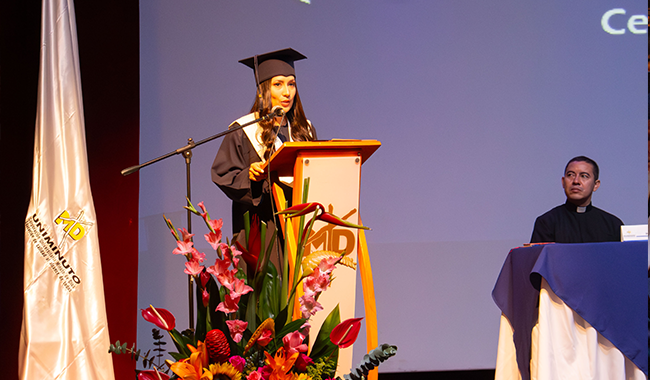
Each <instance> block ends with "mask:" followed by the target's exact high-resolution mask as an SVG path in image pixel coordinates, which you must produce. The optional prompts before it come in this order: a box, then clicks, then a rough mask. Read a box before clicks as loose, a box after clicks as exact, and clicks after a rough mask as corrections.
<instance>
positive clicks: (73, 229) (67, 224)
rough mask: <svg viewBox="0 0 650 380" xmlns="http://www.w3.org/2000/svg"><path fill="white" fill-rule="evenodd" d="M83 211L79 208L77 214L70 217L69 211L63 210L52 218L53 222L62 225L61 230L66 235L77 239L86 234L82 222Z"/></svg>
mask: <svg viewBox="0 0 650 380" xmlns="http://www.w3.org/2000/svg"><path fill="white" fill-rule="evenodd" d="M83 215H84V212H83V210H81V212H79V216H78V217H76V218H72V217H70V213H69V212H68V211H67V210H63V212H61V214H59V216H58V217H57V218H56V219H54V223H55V224H58V225H62V226H63V231H65V234H66V235H67V236H70V237H71V238H72V239H73V240H75V241H78V240H80V239H81V238H83V237H84V235H85V234H86V229H85V228H84V226H83V224H82V221H81V220H82V218H83Z"/></svg>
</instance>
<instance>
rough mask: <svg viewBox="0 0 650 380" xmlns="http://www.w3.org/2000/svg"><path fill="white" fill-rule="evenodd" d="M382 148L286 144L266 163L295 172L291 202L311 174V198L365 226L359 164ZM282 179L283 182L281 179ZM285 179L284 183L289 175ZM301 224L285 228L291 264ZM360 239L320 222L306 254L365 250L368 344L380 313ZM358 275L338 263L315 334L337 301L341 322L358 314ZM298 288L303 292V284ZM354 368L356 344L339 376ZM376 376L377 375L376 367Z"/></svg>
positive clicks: (274, 170)
mask: <svg viewBox="0 0 650 380" xmlns="http://www.w3.org/2000/svg"><path fill="white" fill-rule="evenodd" d="M380 146H381V143H380V142H379V141H377V140H331V141H308V142H287V143H284V144H283V145H282V146H281V147H280V149H278V150H277V151H276V152H275V153H274V154H273V155H272V156H271V158H270V159H269V160H268V161H267V162H266V166H268V168H269V171H270V173H271V175H272V178H274V177H287V176H291V175H293V197H292V204H293V205H296V204H300V203H303V191H304V189H303V183H304V179H306V178H309V189H308V191H307V193H308V194H307V200H306V201H307V202H318V203H320V204H322V205H323V206H324V207H325V210H326V211H328V212H330V213H332V214H334V215H336V216H338V217H340V218H342V219H344V220H347V221H349V222H351V223H354V224H361V223H360V218H359V189H360V184H361V165H362V164H363V163H364V162H365V161H366V160H367V159H368V158H369V157H370V156H371V155H372V154H373V153H374V152H375V151H376V150H377V149H378V148H379V147H380ZM280 179H281V180H282V178H280ZM283 182H285V183H286V182H287V181H286V179H284V180H283ZM274 190H275V191H274V193H275V194H274V195H276V197H275V200H276V204H277V209H278V210H282V209H284V208H285V205H284V202H281V199H283V198H284V197H283V195H281V194H278V190H279V187H275V186H274ZM280 203H282V204H280ZM308 220H309V215H307V216H306V217H305V223H306V222H307V221H308ZM298 223H299V218H295V220H294V221H293V223H288V224H287V226H285V227H284V228H285V231H290V233H289V234H286V236H287V240H288V241H287V247H288V248H289V254H290V255H293V257H292V258H290V259H289V262H290V263H294V262H295V255H296V251H295V247H296V245H297V241H298V238H297V236H296V234H297V231H298V230H299V228H298V227H299V226H298ZM289 225H292V226H289ZM291 232H293V233H291ZM290 235H293V236H290ZM359 237H360V236H359V230H357V229H351V228H347V227H341V226H334V225H331V224H327V223H324V222H321V221H316V223H315V224H314V229H313V231H312V234H311V235H310V236H309V238H308V239H307V243H306V246H305V256H306V255H308V254H309V253H310V252H313V251H318V250H327V251H335V252H340V253H342V252H345V254H346V256H348V257H350V258H352V260H353V261H354V262H355V263H356V262H357V249H358V247H361V248H359V249H361V250H363V251H364V252H363V253H362V255H363V258H361V260H360V262H359V264H360V265H359V266H358V267H359V270H360V272H361V278H362V279H363V280H362V283H363V286H364V289H363V291H364V304H365V308H366V310H365V311H366V315H365V317H366V320H367V321H368V323H367V324H366V333H367V335H368V342H369V343H370V342H376V341H377V325H376V320H377V316H376V310H375V298H374V290H373V286H372V273H371V272H370V273H366V272H369V268H370V262H369V257H368V255H367V246H366V244H365V239H361V241H360V239H359ZM294 267H295V268H294ZM294 270H300V263H295V264H294V265H293V266H292V268H291V272H293V271H294ZM356 279H357V274H356V270H354V269H351V268H348V267H344V266H340V265H339V266H337V268H336V270H335V271H334V280H333V281H332V284H331V286H330V288H329V289H328V290H326V291H325V292H323V293H322V294H321V295H320V297H319V299H318V302H319V303H320V304H321V305H322V306H323V309H324V310H322V311H320V312H318V313H317V314H316V315H314V316H313V317H312V318H311V320H310V324H311V326H312V331H313V332H314V333H316V332H317V331H319V330H320V326H321V325H322V323H323V321H324V320H325V318H326V317H327V316H328V315H329V313H330V312H331V311H332V309H334V308H335V307H336V305H339V311H340V315H341V321H344V320H346V319H348V318H354V317H355V295H356ZM298 290H302V288H299V289H298ZM296 303H297V302H296ZM296 306H297V307H296V308H295V309H294V313H296V312H297V313H298V316H299V315H300V314H299V312H300V311H299V305H296ZM295 316H296V315H295V314H294V317H295ZM313 341H314V339H312V340H311V342H310V343H312V344H313ZM310 348H311V347H310ZM374 348H375V347H374V346H373V347H367V350H368V351H370V350H372V349H374ZM351 368H352V348H350V347H348V348H344V349H341V350H340V351H339V361H338V368H337V371H336V374H337V376H343V374H347V373H349V372H350V369H351ZM372 375H374V376H372V377H375V376H376V371H375V372H374V373H373V374H372ZM375 378H376V377H375Z"/></svg>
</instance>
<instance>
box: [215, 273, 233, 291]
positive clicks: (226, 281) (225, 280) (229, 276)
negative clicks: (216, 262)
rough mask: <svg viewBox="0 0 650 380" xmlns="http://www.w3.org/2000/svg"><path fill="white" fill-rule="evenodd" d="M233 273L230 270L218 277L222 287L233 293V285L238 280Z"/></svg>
mask: <svg viewBox="0 0 650 380" xmlns="http://www.w3.org/2000/svg"><path fill="white" fill-rule="evenodd" d="M233 272H234V271H231V270H228V271H225V272H223V273H221V274H219V275H217V281H219V283H220V284H221V285H222V286H225V287H226V289H228V290H230V291H231V292H232V289H233V284H234V282H235V280H236V277H235V274H234V273H233Z"/></svg>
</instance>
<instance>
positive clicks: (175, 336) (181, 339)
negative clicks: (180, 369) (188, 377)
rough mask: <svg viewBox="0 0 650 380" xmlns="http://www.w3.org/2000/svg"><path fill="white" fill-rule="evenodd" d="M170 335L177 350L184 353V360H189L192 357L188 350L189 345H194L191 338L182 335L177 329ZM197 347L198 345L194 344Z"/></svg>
mask: <svg viewBox="0 0 650 380" xmlns="http://www.w3.org/2000/svg"><path fill="white" fill-rule="evenodd" d="M169 335H171V337H172V340H173V341H174V345H175V346H176V349H177V350H178V352H179V353H182V354H183V355H185V356H184V358H189V357H190V354H191V352H190V349H189V348H187V345H188V344H192V343H194V342H192V340H190V338H189V337H187V336H184V335H181V333H179V332H178V331H177V330H176V329H173V330H171V331H170V332H169ZM193 345H194V346H196V344H193Z"/></svg>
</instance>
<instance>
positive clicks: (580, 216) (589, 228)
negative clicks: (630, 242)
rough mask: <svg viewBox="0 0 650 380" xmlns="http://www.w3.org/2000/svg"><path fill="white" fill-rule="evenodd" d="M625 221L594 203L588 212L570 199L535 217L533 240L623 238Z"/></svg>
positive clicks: (564, 241) (617, 239)
mask: <svg viewBox="0 0 650 380" xmlns="http://www.w3.org/2000/svg"><path fill="white" fill-rule="evenodd" d="M622 225H623V222H622V221H621V220H620V219H619V218H617V217H616V216H614V215H612V214H610V213H608V212H606V211H603V210H601V209H599V208H596V207H594V206H592V205H591V204H590V205H589V206H587V207H586V209H585V210H584V212H578V207H577V206H576V205H574V204H573V203H570V202H568V201H567V202H566V203H565V204H563V205H560V206H557V207H555V208H553V209H551V210H550V211H548V212H546V213H545V214H543V215H541V216H539V217H538V218H537V220H535V227H534V229H533V235H532V237H531V239H530V242H531V243H549V242H554V243H595V242H604V241H621V226H622Z"/></svg>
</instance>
